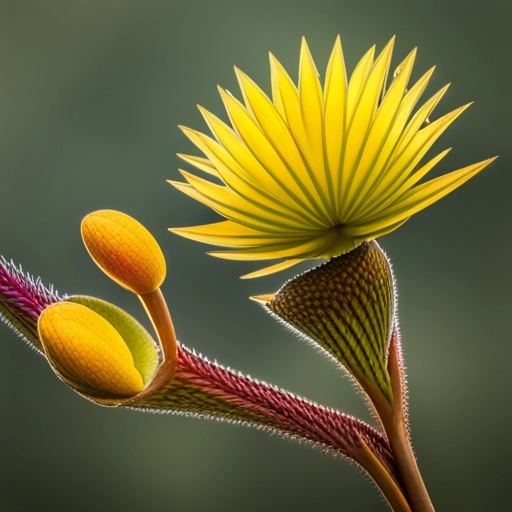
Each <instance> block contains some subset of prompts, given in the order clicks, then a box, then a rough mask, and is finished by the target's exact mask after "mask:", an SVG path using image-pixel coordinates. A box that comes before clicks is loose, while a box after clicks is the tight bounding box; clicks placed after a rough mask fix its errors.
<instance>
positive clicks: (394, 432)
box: [372, 330, 435, 512]
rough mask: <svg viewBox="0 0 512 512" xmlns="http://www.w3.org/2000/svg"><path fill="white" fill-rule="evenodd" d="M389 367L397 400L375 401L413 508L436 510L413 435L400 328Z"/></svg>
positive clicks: (414, 511) (425, 511)
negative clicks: (407, 407)
mask: <svg viewBox="0 0 512 512" xmlns="http://www.w3.org/2000/svg"><path fill="white" fill-rule="evenodd" d="M388 371H389V375H390V377H391V385H392V389H393V404H390V403H389V402H388V401H387V400H385V399H384V398H375V399H373V397H372V402H373V404H374V406H375V409H376V411H377V414H378V416H379V419H380V422H381V424H382V427H383V429H384V432H385V433H386V435H387V437H388V440H389V444H390V445H391V449H392V450H393V454H394V456H395V459H396V463H397V466H398V470H399V472H400V476H401V477H402V481H403V485H404V490H405V493H406V495H407V498H408V501H409V504H410V505H411V510H412V512H435V509H434V506H433V505H432V501H431V500H430V496H429V494H428V491H427V488H426V486H425V483H424V482H423V478H422V476H421V473H420V470H419V468H418V464H417V462H416V457H415V456H414V452H413V449H412V445H411V440H410V437H409V430H408V422H407V410H406V402H405V396H406V392H407V391H406V388H405V376H404V372H403V363H402V355H401V347H400V339H399V334H398V331H397V330H395V332H394V333H393V337H392V339H391V343H390V347H389V354H388Z"/></svg>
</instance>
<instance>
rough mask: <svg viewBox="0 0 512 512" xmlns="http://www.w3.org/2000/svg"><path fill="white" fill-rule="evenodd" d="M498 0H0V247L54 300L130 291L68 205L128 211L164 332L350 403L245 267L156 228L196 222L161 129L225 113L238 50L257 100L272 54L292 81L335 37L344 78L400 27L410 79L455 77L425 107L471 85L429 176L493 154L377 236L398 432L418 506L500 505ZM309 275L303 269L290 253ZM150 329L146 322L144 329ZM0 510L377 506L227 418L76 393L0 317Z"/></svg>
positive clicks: (501, 96)
mask: <svg viewBox="0 0 512 512" xmlns="http://www.w3.org/2000/svg"><path fill="white" fill-rule="evenodd" d="M511 14H512V4H511V3H510V2H506V1H504V0H490V1H487V2H479V1H473V0H465V1H454V0H431V1H429V2H382V1H381V0H373V1H370V0H360V1H357V2H353V1H352V2H349V1H340V0H316V1H305V0H285V1H270V0H260V1H257V2H256V1H254V2H252V1H251V2H250V1H240V0H239V1H226V0H216V1H212V0H202V1H193V0H162V1H157V0H145V1H142V0H139V1H136V0H107V1H105V0H89V1H87V2H85V1H54V0H45V1H40V0H33V1H27V0H12V1H3V2H1V4H0V111H1V116H0V160H1V166H0V253H2V254H4V255H5V256H6V257H7V258H13V259H14V260H15V261H16V262H20V263H22V264H23V266H24V268H25V269H27V270H29V271H30V272H31V273H33V274H35V275H40V276H42V277H43V279H44V280H45V281H46V282H51V283H54V284H55V285H56V287H57V289H58V290H60V291H62V292H67V293H81V294H90V295H94V296H98V297H101V298H103V299H106V300H109V301H111V302H114V303H116V304H118V305H119V306H121V307H123V308H125V309H126V310H127V311H129V312H130V313H132V314H133V315H135V316H136V317H137V318H139V319H141V320H142V321H144V314H143V311H142V310H141V307H140V305H139V304H138V302H137V299H136V298H135V297H133V296H132V295H130V294H129V293H128V292H126V291H124V290H122V289H120V288H119V287H118V286H117V285H115V284H114V283H113V282H111V281H109V280H108V279H107V278H106V277H105V276H104V275H103V274H102V273H101V272H100V271H99V270H98V269H97V268H96V266H95V265H94V263H93V262H92V261H91V260H90V259H89V257H88V255H87V253H86V251H85V249H84V247H83V246H82V242H81V239H80V233H79V224H80V221H81V219H82V217H84V216H85V215H86V214H87V213H89V212H91V211H93V210H96V209H101V208H112V209H118V210H121V211H124V212H127V213H129V214H131V215H133V216H134V217H136V218H137V219H139V220H140V221H141V222H143V223H144V224H145V225H146V226H147V227H148V228H149V229H150V230H151V231H152V232H153V233H154V235H155V236H156V238H157V239H158V241H159V242H160V243H161V246H162V248H163V250H164V252H165V254H166V256H167V258H168V267H169V272H168V278H167V281H166V283H165V285H164V293H165V295H166V297H167V299H168V303H169V306H170V309H171V312H172V315H173V318H174V321H175V324H176V328H177V333H178V336H179V339H180V340H181V341H182V342H183V343H185V344H187V345H188V346H190V347H193V348H195V349H196V350H198V351H200V352H202V353H203V354H205V355H207V356H208V357H210V358H212V359H213V358H216V359H217V360H218V361H219V362H221V363H223V364H226V365H229V366H231V367H233V368H236V369H239V370H241V371H243V372H246V373H248V374H250V375H252V376H255V377H258V378H260V379H264V380H266V381H269V382H272V383H274V384H276V385H279V386H281V387H284V388H287V389H289V390H291V391H293V392H295V393H297V394H300V395H305V396H307V397H308V398H310V399H313V400H315V401H318V402H320V403H322V404H325V405H328V406H333V407H338V408H340V409H341V410H343V411H346V412H349V413H352V414H354V415H358V416H360V417H362V418H365V419H369V418H368V414H367V412H366V409H365V406H364V404H363V402H362V400H361V397H359V396H358V395H357V393H355V392H354V389H353V387H352V385H351V383H350V382H349V380H348V379H347V378H345V377H343V376H342V375H340V373H339V372H338V370H337V369H336V368H335V367H334V365H333V364H332V363H330V362H329V361H327V360H326V359H324V358H322V357H321V356H319V355H318V354H317V353H316V351H315V350H314V349H313V348H311V347H310V346H307V345H306V344H305V343H303V342H302V341H300V340H297V339H296V338H294V337H293V336H292V335H291V334H290V333H288V332H286V331H285V330H284V329H283V328H282V327H281V326H280V325H278V324H277V323H276V322H275V321H274V320H273V319H272V318H270V317H269V316H267V315H266V314H265V312H264V311H263V310H262V309H261V308H260V307H259V306H258V305H257V304H255V303H254V302H251V301H249V300H248V296H250V295H256V294H261V293H268V292H272V291H275V290H277V289H278V288H279V287H280V286H281V284H282V283H283V282H284V280H285V279H287V278H289V277H291V276H292V275H293V271H292V270H290V271H289V272H287V273H281V274H278V275H275V276H270V277H266V278H263V279H260V280H257V281H241V280H240V279H239V276H240V275H241V274H243V273H247V272H249V271H251V270H255V269H256V268H259V266H261V265H258V264H250V263H240V262H227V261H221V260H217V259H214V258H211V257H209V256H206V255H205V251H206V250H207V246H204V245H202V244H197V243H194V242H191V241H187V240H185V239H182V238H179V237H177V236H175V235H172V234H170V233H169V232H167V228H168V227H171V226H183V225H194V224H199V223H207V222H211V221H214V220H215V219H216V216H215V214H214V213H212V212H211V211H209V210H207V209H206V208H204V207H202V206H201V205H199V204H196V203H195V202H194V201H192V200H191V199H188V198H187V197H185V196H184V195H181V194H180V193H179V192H178V191H176V190H174V189H173V188H172V187H171V186H170V185H168V184H166V183H165V180H166V179H178V177H179V175H178V170H177V169H178V166H179V165H180V163H179V161H178V159H177V158H176V156H175V153H176V152H185V153H186V152H192V153H194V154H198V153H197V152H196V150H195V149H194V148H193V147H192V145H191V144H190V143H189V142H188V140H187V139H186V138H185V136H184V135H182V133H181V132H180V131H179V129H178V128H177V125H178V124H184V125H187V126H190V127H193V128H196V129H205V126H204V123H203V121H202V119H201V116H200V114H199V113H198V111H197V109H196V107H195V105H196V103H199V104H201V105H203V106H205V107H207V108H208V109H209V110H211V111H213V112H214V113H216V114H217V115H221V116H224V118H225V115H224V113H223V108H222V105H221V102H220V99H219V97H218V94H217V91H216V85H217V84H221V85H222V86H224V87H226V88H228V89H230V90H232V91H237V85H236V80H235V76H234V73H233V69H232V66H233V65H237V66H239V67H241V69H243V70H244V71H245V72H246V73H248V74H249V75H250V76H251V77H252V78H253V79H255V80H256V82H257V83H258V84H260V85H261V86H262V87H263V88H264V90H266V91H267V92H269V89H270V87H269V66H268V58H267V53H268V51H272V52H273V53H274V54H275V55H276V56H277V57H278V58H279V59H280V60H281V61H282V62H283V64H284V65H285V67H286V68H287V69H289V70H290V73H291V74H292V76H293V77H294V78H295V77H296V75H297V67H298V57H299V49H300V38H301V36H303V35H304V36H306V37H307V39H308V42H309V44H310V47H311V50H312V52H313V55H314V56H315V59H316V62H317V65H318V67H319V69H320V70H321V71H322V73H323V70H324V69H325V66H326V63H327V59H328V56H329V53H330V50H331V47H332V44H333V43H334V39H335V37H336V35H337V34H338V33H339V34H341V36H342V41H343V44H344V51H345V57H346V60H347V67H348V70H349V71H351V70H352V69H353V67H354V65H355V63H356V62H357V59H358V58H359V57H361V56H362V54H363V53H364V52H365V51H366V50H367V49H368V48H369V47H370V46H371V45H372V44H374V43H376V44H377V45H378V48H379V49H380V48H382V47H383V46H384V44H385V43H386V42H387V41H388V40H389V38H390V37H391V36H392V35H393V34H396V35H397V42H396V50H395V58H394V61H393V62H394V63H395V64H398V62H399V61H400V60H401V59H402V58H403V57H404V56H405V55H406V54H407V53H408V52H409V51H410V49H411V48H413V47H414V46H418V47H419V54H418V58H417V63H416V67H415V70H416V71H415V74H414V76H413V78H414V77H416V78H418V77H419V76H420V75H421V74H422V73H423V72H424V71H425V70H427V69H428V68H429V67H430V66H432V65H434V64H437V66H438V67H437V71H436V73H435V75H434V78H433V80H432V82H431V86H430V87H429V89H428V91H427V94H428V93H430V94H432V93H433V92H435V91H436V90H438V89H439V88H440V87H441V86H443V85H444V84H445V83H447V82H452V83H453V85H452V88H451V90H450V91H449V93H448V94H447V96H446V97H445V99H444V100H443V102H442V103H441V105H440V107H439V108H438V110H437V111H436V116H435V117H437V116H438V115H440V114H442V113H444V112H447V111H449V110H451V109H453V108H455V107H457V106H459V105H462V104H464V103H466V102H468V101H471V100H474V101H475V105H474V106H472V107H471V108H470V109H469V111H468V112H466V113H464V115H463V117H462V118H461V119H459V120H458V121H457V122H456V123H455V124H454V125H453V127H451V128H450V129H449V131H448V132H447V133H446V134H445V135H444V136H443V137H442V138H441V140H440V141H439V142H438V144H437V145H436V146H435V149H436V150H441V149H444V148H446V147H452V146H453V147H454V151H452V153H451V154H450V155H449V156H448V157H447V158H446V159H445V160H444V161H443V163H442V164H441V165H440V166H439V168H438V169H437V171H436V172H437V173H442V172H448V171H449V170H452V169H455V168H458V167H462V166H464V165H468V164H470V163H473V162H476V161H479V160H482V159H484V158H487V157H490V156H493V155H496V154H499V155H500V159H499V160H498V161H497V162H496V163H495V164H493V165H492V166H491V168H489V169H488V170H485V171H484V172H483V173H481V174H480V175H479V176H478V177H476V178H475V179H473V180H472V181H471V182H469V183H468V184H466V185H464V187H462V188H461V189H459V190H457V191H456V192H455V193H453V194H452V195H450V196H449V197H447V198H446V199H443V200H442V201H441V202H440V203H438V204H436V205H435V206H433V207H431V208H429V209H428V210H426V211H424V212H422V213H420V214H418V215H416V216H415V217H414V218H413V219H411V220H410V221H409V222H408V223H407V224H406V225H404V226H403V227H402V228H400V229H399V230H398V231H396V232H395V233H393V234H391V235H389V236H387V237H386V238H385V239H383V240H382V245H383V247H384V248H385V250H386V251H387V253H388V255H389V256H390V257H391V259H392V261H393V264H394V269H395V273H396V277H397V279H398V284H399V298H400V323H401V328H402V333H403V342H404V345H405V351H406V360H407V366H408V373H409V384H410V396H411V428H412V435H413V441H414V446H415V449H416V452H417V456H418V458H419V465H420V467H421V470H422V472H423V475H424V478H425V480H426V483H427V486H428V488H429V490H430V492H431V495H432V499H433V501H434V504H435V505H436V507H437V510H439V511H442V510H451V511H453V510H464V511H466V512H470V511H482V510H485V511H487V510H505V509H506V508H507V505H509V504H510V493H509V486H510V458H511V456H512V443H510V439H509V436H510V432H511V429H512V413H511V409H510V391H511V384H512V379H511V372H510V365H511V363H512V340H511V334H510V333H511V330H510V311H511V306H512V299H511V293H510V288H511V285H512V265H511V261H512V243H511V240H510V237H509V236H508V235H509V231H510V223H511V220H512V210H511V203H510V190H511V186H512V175H511V169H510V164H511V156H512V155H511V150H510V140H511V133H512V130H511V119H512V112H511V110H512V109H511V106H512V101H511V99H510V98H511V95H510V90H511V89H510V87H511V84H512V76H511V69H512V66H511V65H510V47H511V43H512V36H511V31H510V19H511ZM304 268H306V267H304ZM146 325H147V323H146ZM0 338H1V342H0V401H1V402H0V403H1V412H0V509H1V510H2V511H5V512H18V511H20V512H21V511H23V512H25V511H46V510H48V511H76V512H82V511H91V510H95V511H98V512H102V511H109V512H114V511H121V510H122V511H125V512H131V511H139V510H145V511H166V510H179V511H182V512H203V511H213V512H215V511H224V512H235V511H241V510H243V511H247V512H252V511H262V510H265V511H267V510H268V511H283V512H288V511H294V512H299V511H310V510H322V511H340V510H347V511H348V510H350V511H385V510H387V506H386V504H385V503H384V502H383V500H382V498H381V497H380V495H379V494H378V492H377V491H376V490H375V488H373V486H372V484H371V483H370V482H369V481H367V480H365V479H364V478H363V477H362V475H361V474H360V473H359V472H358V470H357V469H356V468H355V467H354V466H352V465H350V464H349V463H347V462H346V461H341V460H334V459H332V458H331V457H330V456H328V455H326V454H324V453H321V452H320V451H315V450H312V449H311V448H308V447H306V446H302V445H299V444H296V443H294V442H292V441H290V440H282V439H280V438H278V437H277V436H269V435H268V434H266V433H263V432H260V431H257V430H251V429H247V428H244V427H240V426H233V425H229V424H225V423H216V422H207V421H200V420H197V419H190V418H184V417H175V416H169V415H149V414H142V413H139V412H134V411H129V410H109V409H105V408H100V407H98V406H95V405H93V404H92V403H89V402H87V401H86V400H84V399H82V398H80V397H79V396H77V395H75V394H74V393H73V392H72V391H71V390H70V389H68V388H67V387H66V386H65V385H63V384H62V383H61V382H60V381H59V380H58V379H57V378H56V377H55V376H54V375H53V374H52V372H51V370H50V368H49V367H48V365H47V364H46V363H45V361H44V360H43V359H42V358H41V357H38V356H37V355H36V354H35V353H32V352H31V351H30V350H29V349H28V348H27V347H25V346H24V345H23V343H22V342H21V341H20V340H19V339H18V338H16V337H15V335H14V334H13V333H12V332H10V331H9V330H8V329H7V328H6V327H5V326H4V325H0Z"/></svg>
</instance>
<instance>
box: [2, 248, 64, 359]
mask: <svg viewBox="0 0 512 512" xmlns="http://www.w3.org/2000/svg"><path fill="white" fill-rule="evenodd" d="M65 299H66V296H60V295H59V293H58V292H57V291H56V290H55V289H54V288H53V285H50V286H48V287H47V286H44V285H43V283H42V282H41V279H40V278H39V277H38V278H37V279H34V278H33V277H32V276H31V275H30V274H25V273H24V272H23V270H22V268H21V265H18V266H16V265H15V264H14V263H13V262H12V261H11V262H8V261H7V260H6V259H5V258H4V257H3V256H0V320H2V321H3V322H5V323H6V324H7V325H8V326H9V327H11V329H13V330H14V331H15V332H16V333H17V334H18V335H19V336H20V337H21V338H23V340H24V341H26V342H27V343H28V344H29V345H30V346H31V347H32V348H34V349H36V350H37V351H39V352H41V351H42V347H41V342H40V340H39V337H38V335H37V321H38V319H39V316H40V315H41V313H42V311H43V310H44V309H45V308H46V307H48V306H49V305H50V304H54V303H56V302H60V301H63V300H65Z"/></svg>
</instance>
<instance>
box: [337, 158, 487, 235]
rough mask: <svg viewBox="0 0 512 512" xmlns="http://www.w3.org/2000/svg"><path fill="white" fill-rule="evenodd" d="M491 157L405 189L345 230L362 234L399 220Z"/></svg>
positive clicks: (457, 183)
mask: <svg viewBox="0 0 512 512" xmlns="http://www.w3.org/2000/svg"><path fill="white" fill-rule="evenodd" d="M495 159H496V157H494V158H489V159H488V160H484V161H483V162H479V163H476V164H473V165H469V166H468V167H464V168H463V169H459V170H458V171H453V172H451V173H449V174H446V175H444V176H440V177H439V178H435V179H433V180H431V181H428V182H427V183H423V184H422V185H419V186H417V187H414V188H413V189H412V190H410V191H409V192H406V193H405V194H404V195H403V196H402V197H401V198H400V200H399V201H397V202H396V203H393V204H392V205H390V206H388V207H387V208H385V209H384V210H382V211H381V212H379V213H378V214H376V215H374V216H373V217H371V218H368V219H366V221H364V222H361V223H358V224H354V225H353V226H347V227H346V232H347V234H350V235H352V236H364V235H365V234H366V233H369V232H373V231H377V230H381V229H384V228H386V227H387V226H390V225H392V224H395V223H397V222H400V221H401V220H403V219H405V218H407V217H410V216H411V215H414V214H415V213H417V212H419V211H420V210H423V209H424V208H426V207H427V206H430V205H431V204H432V203H435V202H436V201H438V200H439V199H441V198H442V197H444V196H445V195H447V194H449V193H450V192H452V191H453V190H455V189H456V188H458V187H460V186H461V185H462V184H463V183H465V182H466V181H468V180H469V179H470V178H472V177H473V176H475V174H477V173H479V172H480V171H481V170H482V169H484V168H485V167H487V166H488V165H489V164H490V163H491V162H492V161H494V160H495Z"/></svg>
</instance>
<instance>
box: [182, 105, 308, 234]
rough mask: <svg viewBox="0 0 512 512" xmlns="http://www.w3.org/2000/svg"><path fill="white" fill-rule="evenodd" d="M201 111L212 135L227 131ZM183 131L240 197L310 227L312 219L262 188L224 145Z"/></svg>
mask: <svg viewBox="0 0 512 512" xmlns="http://www.w3.org/2000/svg"><path fill="white" fill-rule="evenodd" d="M200 110H201V113H202V114H203V116H204V117H205V119H206V121H207V123H208V124H209V126H210V128H211V129H212V132H213V133H215V134H217V133H221V132H223V131H224V129H227V127H226V126H225V125H224V123H222V122H221V121H220V119H218V118H216V117H215V116H213V114H210V113H209V112H207V111H205V110H204V109H201V108H200ZM182 130H183V133H185V135H187V137H188V138H189V139H190V140H191V141H192V142H193V143H194V144H195V145H196V146H197V147H198V148H199V149H201V151H203V153H205V154H206V155H207V156H208V158H209V159H210V160H211V161H212V162H214V164H215V166H216V168H217V170H218V173H219V177H220V178H221V179H222V181H224V183H226V185H228V186H229V187H230V188H231V189H232V190H233V191H234V192H236V193H237V194H238V195H239V196H241V197H243V198H245V199H246V200H247V201H249V202H251V203H256V204H257V205H259V206H261V207H264V208H268V209H270V210H273V211H276V209H277V210H279V211H281V212H286V213H285V214H286V216H287V217H289V218H290V219H293V220H294V221H295V222H296V223H300V224H306V225H307V223H308V220H309V219H308V217H307V216H305V215H304V214H303V213H302V212H301V211H300V210H296V209H293V208H291V207H290V206H288V204H287V203H285V202H284V201H282V200H281V199H279V198H277V197H275V196H273V195H271V194H269V193H268V191H267V190H266V189H265V188H264V187H263V186H262V185H260V184H259V183H258V182H257V181H256V180H255V179H254V178H253V177H252V176H251V175H249V174H247V173H246V172H245V170H244V169H243V168H242V167H241V166H240V165H238V163H237V162H236V161H235V160H234V159H233V157H232V156H231V155H230V154H229V153H228V152H227V150H226V149H225V148H224V147H223V146H221V145H220V144H219V143H217V142H215V141H213V140H212V139H210V138H209V137H207V136H206V135H203V134H202V133H199V132H196V131H195V130H190V129H188V128H182Z"/></svg>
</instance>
